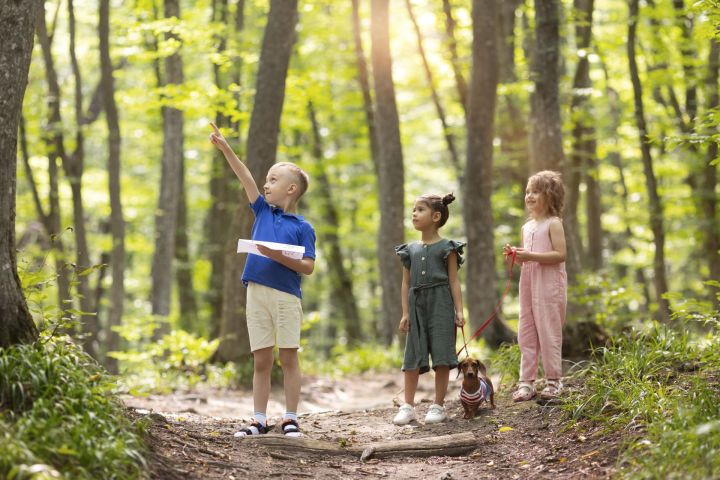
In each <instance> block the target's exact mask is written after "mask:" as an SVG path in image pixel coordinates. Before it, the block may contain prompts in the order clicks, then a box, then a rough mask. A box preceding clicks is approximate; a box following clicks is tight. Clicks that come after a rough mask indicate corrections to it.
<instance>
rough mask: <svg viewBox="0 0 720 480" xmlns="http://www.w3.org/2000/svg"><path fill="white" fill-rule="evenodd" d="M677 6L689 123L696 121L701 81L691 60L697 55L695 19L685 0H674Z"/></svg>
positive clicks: (686, 109)
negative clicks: (687, 8) (698, 90)
mask: <svg viewBox="0 0 720 480" xmlns="http://www.w3.org/2000/svg"><path fill="white" fill-rule="evenodd" d="M673 7H674V8H675V19H676V23H677V25H678V26H679V27H680V31H681V32H682V41H681V42H680V53H681V54H682V58H683V62H682V67H683V75H684V77H685V114H686V115H687V122H688V123H689V124H694V123H695V116H696V115H697V110H698V100H697V87H698V83H699V81H700V78H698V75H697V74H696V70H695V68H694V67H693V65H692V63H691V62H690V61H689V60H690V59H692V58H694V57H695V55H696V52H695V43H694V40H693V38H692V30H693V20H692V17H691V16H689V15H688V13H687V12H686V11H685V0H673Z"/></svg>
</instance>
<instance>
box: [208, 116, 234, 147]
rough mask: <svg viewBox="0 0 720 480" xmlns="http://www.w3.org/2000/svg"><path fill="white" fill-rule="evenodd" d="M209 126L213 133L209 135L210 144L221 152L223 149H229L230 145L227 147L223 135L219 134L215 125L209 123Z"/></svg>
mask: <svg viewBox="0 0 720 480" xmlns="http://www.w3.org/2000/svg"><path fill="white" fill-rule="evenodd" d="M210 126H211V127H212V129H213V133H211V134H210V143H212V144H213V145H215V146H216V147H218V148H219V149H221V150H224V149H225V148H230V145H228V142H227V140H225V137H223V134H222V133H221V132H220V129H219V128H218V127H217V125H215V124H214V123H213V122H210Z"/></svg>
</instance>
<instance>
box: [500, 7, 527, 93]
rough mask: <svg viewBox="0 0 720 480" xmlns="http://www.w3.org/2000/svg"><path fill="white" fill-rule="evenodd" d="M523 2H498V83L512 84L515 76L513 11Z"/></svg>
mask: <svg viewBox="0 0 720 480" xmlns="http://www.w3.org/2000/svg"><path fill="white" fill-rule="evenodd" d="M523 3H524V0H504V1H502V2H500V23H499V25H500V28H499V30H498V34H499V35H500V43H499V50H498V51H499V53H500V83H512V82H515V81H516V80H517V76H516V75H515V11H516V10H517V9H518V7H520V6H521V5H522V4H523Z"/></svg>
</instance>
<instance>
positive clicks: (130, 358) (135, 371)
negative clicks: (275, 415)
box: [109, 317, 252, 395]
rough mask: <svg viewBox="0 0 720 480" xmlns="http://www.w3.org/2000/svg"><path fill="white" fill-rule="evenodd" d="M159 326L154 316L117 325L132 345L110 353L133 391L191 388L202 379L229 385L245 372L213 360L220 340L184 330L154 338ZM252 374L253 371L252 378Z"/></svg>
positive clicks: (131, 391) (123, 378) (136, 393)
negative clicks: (209, 339)
mask: <svg viewBox="0 0 720 480" xmlns="http://www.w3.org/2000/svg"><path fill="white" fill-rule="evenodd" d="M159 328H160V323H159V322H157V321H156V320H154V319H153V318H152V317H148V318H136V319H134V320H130V319H128V320H127V321H126V323H125V324H124V325H123V326H121V327H118V328H117V331H118V333H119V334H120V336H121V337H122V338H124V339H125V340H126V341H127V343H128V347H127V348H125V349H124V350H123V351H118V352H110V353H109V355H110V356H112V357H114V358H117V359H118V360H119V361H120V368H121V373H122V382H123V383H124V384H125V385H127V387H128V389H129V391H130V393H131V394H133V395H143V394H146V393H149V392H171V391H173V390H189V389H192V388H193V387H195V386H196V385H198V384H199V383H200V382H206V383H207V384H209V385H213V386H219V387H226V386H228V385H229V384H230V383H232V382H233V380H235V379H237V377H238V374H239V373H241V372H243V371H244V370H240V371H238V370H236V368H235V366H234V365H233V364H231V363H228V364H227V365H225V366H217V365H213V364H211V363H210V359H211V358H212V356H213V355H214V354H215V351H216V350H217V347H218V345H219V344H220V340H219V339H215V340H213V341H208V340H206V339H205V338H202V337H200V336H197V335H194V334H192V333H188V332H185V331H183V330H172V331H171V332H170V333H167V334H165V335H162V336H161V338H160V339H159V340H158V341H153V340H152V338H153V335H154V334H155V331H156V330H157V329H159ZM251 374H252V370H250V378H252V375H251ZM245 375H247V372H246V373H245V374H244V375H243V376H245ZM241 380H243V379H241Z"/></svg>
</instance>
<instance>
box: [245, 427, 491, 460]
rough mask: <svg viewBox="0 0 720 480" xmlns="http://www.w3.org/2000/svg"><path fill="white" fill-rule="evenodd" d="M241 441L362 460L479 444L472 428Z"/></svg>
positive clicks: (455, 451)
mask: <svg viewBox="0 0 720 480" xmlns="http://www.w3.org/2000/svg"><path fill="white" fill-rule="evenodd" d="M241 442H243V443H246V442H249V443H250V444H254V445H262V446H265V447H270V448H280V449H282V450H283V452H284V453H289V452H301V453H315V454H322V455H353V456H355V455H360V458H361V460H363V461H365V460H368V459H369V458H372V457H375V458H387V457H431V456H448V457H451V456H459V455H464V454H466V453H470V452H472V451H473V450H475V449H476V448H477V440H476V439H475V435H473V434H472V432H463V433H456V434H453V435H440V436H437V437H425V438H413V439H410V440H392V441H388V442H374V443H369V444H364V445H352V446H343V445H339V444H335V443H331V442H325V441H321V440H314V439H312V438H288V437H285V436H281V435H272V434H270V435H262V436H250V437H245V438H243V439H242V440H241Z"/></svg>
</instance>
